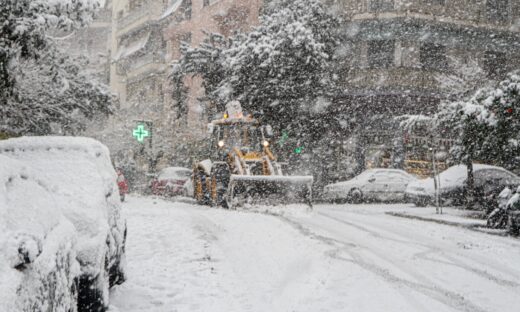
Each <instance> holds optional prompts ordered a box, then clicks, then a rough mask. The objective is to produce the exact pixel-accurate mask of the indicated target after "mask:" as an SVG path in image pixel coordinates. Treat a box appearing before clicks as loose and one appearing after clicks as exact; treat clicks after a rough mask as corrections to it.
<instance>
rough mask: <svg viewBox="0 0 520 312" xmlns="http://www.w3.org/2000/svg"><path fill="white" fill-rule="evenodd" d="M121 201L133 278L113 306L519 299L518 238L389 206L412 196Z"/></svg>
mask: <svg viewBox="0 0 520 312" xmlns="http://www.w3.org/2000/svg"><path fill="white" fill-rule="evenodd" d="M124 209H125V210H126V213H127V216H128V228H129V232H128V246H127V261H128V281H127V282H126V283H125V284H123V285H121V286H117V287H116V288H115V289H114V290H112V292H111V309H110V311H111V312H118V311H121V312H123V311H125V312H134V311H435V312H439V311H501V312H502V311H518V307H520V296H519V294H520V240H517V239H512V238H508V237H497V236H492V235H487V234H484V233H478V232H474V231H469V230H467V229H462V228H456V227H451V226H446V225H440V224H436V223H428V222H423V221H418V220H409V219H402V218H397V217H393V216H389V215H387V214H385V213H384V212H385V211H404V210H407V209H408V210H409V209H411V208H407V207H406V205H357V206H353V205H317V206H316V207H315V210H314V211H313V212H310V213H309V212H306V211H304V210H303V209H297V208H294V207H293V208H292V209H289V210H288V212H287V213H284V214H283V215H281V216H280V215H268V214H263V213H253V212H241V211H228V210H223V209H212V208H206V207H201V206H197V205H192V204H188V203H179V202H177V203H175V202H168V201H163V200H158V199H153V198H140V197H130V198H129V200H128V203H126V204H125V205H124ZM426 209H429V208H426ZM430 209H431V208H430Z"/></svg>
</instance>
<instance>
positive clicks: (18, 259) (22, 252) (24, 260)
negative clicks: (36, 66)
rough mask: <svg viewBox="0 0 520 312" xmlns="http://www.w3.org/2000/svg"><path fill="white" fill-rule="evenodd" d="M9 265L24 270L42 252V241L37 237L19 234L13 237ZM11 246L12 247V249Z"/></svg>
mask: <svg viewBox="0 0 520 312" xmlns="http://www.w3.org/2000/svg"><path fill="white" fill-rule="evenodd" d="M11 246H13V247H14V248H16V250H12V252H11V254H13V256H14V257H12V258H11V266H12V267H13V268H15V269H17V270H19V271H22V270H24V269H25V268H26V267H27V265H29V264H31V263H33V262H34V260H36V258H37V257H38V256H39V255H40V254H41V253H42V242H41V240H39V239H38V238H37V237H34V236H32V235H27V234H21V235H17V236H15V237H14V240H13V245H11ZM14 248H13V249H14Z"/></svg>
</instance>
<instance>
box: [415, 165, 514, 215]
mask: <svg viewBox="0 0 520 312" xmlns="http://www.w3.org/2000/svg"><path fill="white" fill-rule="evenodd" d="M473 175H474V178H475V192H476V196H477V200H476V202H477V203H478V202H482V200H479V199H478V198H482V197H483V196H484V194H487V193H490V192H493V191H498V192H500V190H502V189H504V188H505V187H510V188H512V187H515V186H516V185H519V184H520V177H518V176H517V175H515V174H514V173H512V172H509V171H507V170H506V169H504V168H501V167H497V166H491V165H483V164H474V165H473ZM467 177H468V170H467V167H466V166H465V165H456V166H452V167H449V168H448V169H446V170H444V171H443V172H441V173H440V174H439V176H438V179H437V180H438V181H439V199H440V201H441V203H442V204H443V205H454V206H460V205H463V204H464V200H465V197H466V179H467ZM434 197H435V184H434V180H433V178H427V179H423V180H418V181H416V182H413V183H410V184H409V185H408V187H407V188H406V199H407V201H409V202H412V203H414V204H415V205H416V206H419V207H421V206H426V205H428V204H433V202H434Z"/></svg>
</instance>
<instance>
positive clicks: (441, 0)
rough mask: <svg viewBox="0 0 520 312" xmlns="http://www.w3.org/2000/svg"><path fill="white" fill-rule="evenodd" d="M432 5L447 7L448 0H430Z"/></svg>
mask: <svg viewBox="0 0 520 312" xmlns="http://www.w3.org/2000/svg"><path fill="white" fill-rule="evenodd" d="M430 3H431V4H433V5H445V4H446V0H430Z"/></svg>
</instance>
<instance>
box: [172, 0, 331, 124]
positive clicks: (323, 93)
mask: <svg viewBox="0 0 520 312" xmlns="http://www.w3.org/2000/svg"><path fill="white" fill-rule="evenodd" d="M338 29H339V19H338V18H337V17H336V16H335V15H333V14H331V12H329V11H328V9H327V7H326V6H324V5H323V4H322V2H321V1H319V0H292V1H277V2H276V4H273V3H271V4H270V5H269V6H268V7H267V9H266V12H265V14H264V15H262V16H261V18H260V25H259V26H257V27H255V28H254V29H253V30H252V31H251V32H249V33H247V34H238V35H236V36H234V37H233V38H231V39H230V40H228V41H227V40H225V39H224V38H222V37H219V36H215V35H212V36H210V37H209V38H208V40H206V43H205V44H203V45H202V46H201V47H199V48H195V49H187V50H186V53H185V56H184V59H183V60H182V61H181V67H182V68H183V70H184V71H187V72H191V73H197V74H200V75H202V77H203V78H204V87H205V89H206V93H207V95H208V96H209V98H210V99H211V100H212V102H214V103H215V104H216V105H217V107H218V108H219V109H220V110H221V109H223V108H224V105H225V104H226V103H227V102H229V101H231V100H238V101H240V102H241V104H242V106H243V107H244V109H245V110H246V111H249V112H252V113H253V114H256V115H257V116H261V117H262V118H264V119H265V120H266V121H268V122H269V123H271V124H272V125H273V126H275V127H276V128H278V129H282V128H284V129H289V131H292V132H294V133H313V132H319V131H309V132H306V131H302V130H303V129H304V128H305V129H313V130H317V129H316V127H320V126H321V125H322V123H323V120H319V121H318V120H317V119H316V118H314V117H315V116H318V115H321V114H324V113H325V112H327V108H328V106H329V105H330V100H328V99H329V98H330V97H331V96H332V94H334V92H336V91H337V83H336V81H337V72H336V70H337V68H338V66H337V65H338V64H337V63H335V62H334V61H335V51H336V48H337V47H338V43H339V33H338Z"/></svg>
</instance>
